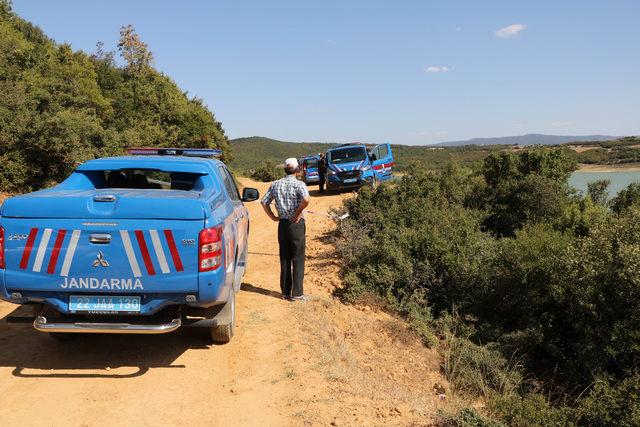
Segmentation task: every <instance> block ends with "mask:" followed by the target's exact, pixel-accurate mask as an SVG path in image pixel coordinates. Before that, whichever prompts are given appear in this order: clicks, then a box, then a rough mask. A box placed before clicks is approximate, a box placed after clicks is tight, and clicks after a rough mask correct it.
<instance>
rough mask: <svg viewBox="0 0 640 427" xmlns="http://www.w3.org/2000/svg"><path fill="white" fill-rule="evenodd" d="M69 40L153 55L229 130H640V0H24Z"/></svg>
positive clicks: (441, 136) (312, 137)
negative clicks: (138, 42)
mask: <svg viewBox="0 0 640 427" xmlns="http://www.w3.org/2000/svg"><path fill="white" fill-rule="evenodd" d="M14 10H15V11H16V12H17V13H18V14H20V15H21V16H22V17H24V18H26V19H28V20H30V21H32V22H34V23H35V24H37V25H39V26H40V27H41V28H43V29H44V30H45V32H46V33H47V34H48V35H49V36H50V37H52V38H54V39H55V40H56V41H58V42H63V41H67V42H69V43H71V44H72V46H73V47H74V48H77V49H83V50H85V51H88V52H92V51H94V49H95V44H96V42H97V41H102V42H104V43H105V48H108V49H115V46H116V42H117V38H118V30H119V27H120V26H121V25H125V24H133V25H134V26H135V28H136V30H137V31H138V33H139V34H140V35H141V37H142V38H143V40H144V41H146V42H147V43H148V44H149V45H150V47H151V50H152V51H153V53H154V56H155V64H156V67H157V68H158V69H160V70H161V71H163V72H165V73H166V74H168V75H170V76H171V77H173V78H174V79H175V80H176V82H177V83H178V84H179V85H180V86H181V87H182V88H183V89H184V90H187V91H188V92H189V94H190V95H193V96H198V97H200V98H203V99H204V100H205V102H206V103H207V105H208V106H209V107H210V108H211V109H212V110H213V111H214V113H215V114H216V116H217V118H218V119H219V120H220V121H222V124H223V126H224V128H225V130H226V132H227V134H228V135H229V136H230V137H240V136H251V135H261V136H268V137H272V138H277V139H282V140H288V141H335V142H349V141H365V142H372V143H373V142H383V141H389V142H393V143H402V144H427V143H433V142H439V141H446V140H457V139H467V138H473V137H490V136H505V135H516V134H524V133H533V132H539V133H552V134H571V135H574V134H575V135H580V134H593V133H597V134H610V135H632V134H640V25H638V18H639V17H640V1H637V0H610V1H594V0H591V1H588V0H582V1H557V0H556V1H527V2H525V1H516V0H511V1H489V0H487V1H478V0H469V1H455V0H449V1H445V0H439V1H426V0H424V1H400V0H397V1H377V0H368V1H348V0H342V1H327V0H323V1H317V2H311V1H300V0H298V1H277V0H273V1H242V0H235V1H232V0H230V1H161V0H155V1H150V0H136V1H134V0H128V1H120V0H110V1H102V2H92V1H86V0H73V1H71V0H57V1H55V2H53V1H35V0H14Z"/></svg>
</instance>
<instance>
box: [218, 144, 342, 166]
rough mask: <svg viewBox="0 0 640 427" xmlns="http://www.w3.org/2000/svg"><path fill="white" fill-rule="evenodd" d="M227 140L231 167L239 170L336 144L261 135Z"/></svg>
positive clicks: (276, 161)
mask: <svg viewBox="0 0 640 427" xmlns="http://www.w3.org/2000/svg"><path fill="white" fill-rule="evenodd" d="M229 142H230V144H231V151H232V153H233V157H234V159H233V161H231V167H233V168H236V169H240V170H244V169H250V168H253V167H255V166H256V164H258V163H260V162H262V161H265V160H269V161H271V162H274V163H282V162H283V161H284V159H286V158H288V157H302V156H304V155H307V154H313V153H320V152H323V151H327V150H328V149H329V148H330V147H332V146H334V145H337V144H332V143H326V142H324V143H323V142H286V141H278V140H277V139H271V138H265V137H262V136H251V137H248V138H237V139H232V140H230V141H229Z"/></svg>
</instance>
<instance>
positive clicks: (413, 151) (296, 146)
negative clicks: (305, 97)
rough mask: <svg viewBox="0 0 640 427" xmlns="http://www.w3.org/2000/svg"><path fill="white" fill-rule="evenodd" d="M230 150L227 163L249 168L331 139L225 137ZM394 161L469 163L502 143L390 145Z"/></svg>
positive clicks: (321, 147) (318, 148) (315, 149)
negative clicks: (305, 140) (492, 144)
mask: <svg viewBox="0 0 640 427" xmlns="http://www.w3.org/2000/svg"><path fill="white" fill-rule="evenodd" d="M229 143H230V145H231V150H232V153H233V161H232V162H231V166H232V167H233V168H234V169H237V170H248V169H253V168H255V167H256V165H258V164H260V163H262V162H264V161H269V162H272V163H276V164H278V163H282V161H283V160H284V159H286V158H287V157H301V156H304V155H306V154H312V153H319V152H322V151H326V150H327V149H329V148H330V147H332V146H335V145H336V144H335V143H321V142H285V141H278V140H275V139H270V138H265V137H260V136H253V137H249V138H238V139H232V140H230V141H229ZM392 148H393V152H394V155H395V158H396V164H397V165H398V167H399V168H400V169H402V168H405V167H407V166H409V165H410V164H411V163H412V162H419V163H422V164H424V165H425V166H427V167H429V168H432V169H440V168H442V167H444V166H445V165H447V164H448V163H449V162H451V161H452V160H453V161H456V162H458V163H460V164H462V165H465V166H470V165H471V164H472V163H474V162H476V161H478V160H482V159H484V158H485V157H486V156H487V155H488V154H489V153H491V152H493V151H497V150H501V149H504V148H505V147H504V146H482V147H479V146H470V147H446V148H445V147H434V146H418V145H392Z"/></svg>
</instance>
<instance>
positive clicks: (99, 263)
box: [93, 251, 109, 267]
mask: <svg viewBox="0 0 640 427" xmlns="http://www.w3.org/2000/svg"><path fill="white" fill-rule="evenodd" d="M93 266H94V267H109V263H108V262H107V260H106V259H104V254H103V253H102V251H99V252H98V259H96V260H95V261H93Z"/></svg>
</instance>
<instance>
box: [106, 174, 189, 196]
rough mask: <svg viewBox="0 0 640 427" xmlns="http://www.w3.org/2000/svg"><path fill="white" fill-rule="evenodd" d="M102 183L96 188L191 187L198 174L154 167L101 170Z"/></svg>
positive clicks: (184, 188)
mask: <svg viewBox="0 0 640 427" xmlns="http://www.w3.org/2000/svg"><path fill="white" fill-rule="evenodd" d="M99 173H102V174H103V176H104V180H103V183H102V184H100V185H96V188H130V189H148V190H183V191H190V190H192V189H193V187H194V185H195V183H196V181H197V180H198V178H199V177H200V174H197V173H189V172H165V171H159V170H154V169H117V170H105V171H101V172H99Z"/></svg>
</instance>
